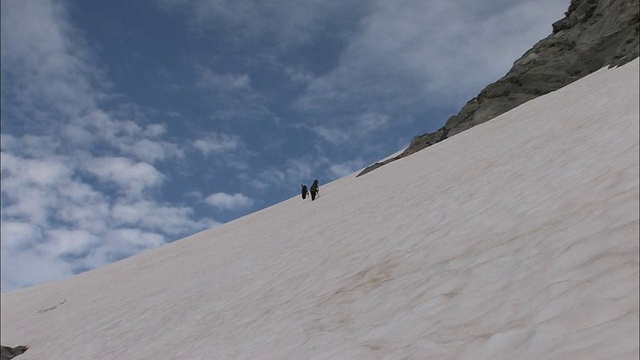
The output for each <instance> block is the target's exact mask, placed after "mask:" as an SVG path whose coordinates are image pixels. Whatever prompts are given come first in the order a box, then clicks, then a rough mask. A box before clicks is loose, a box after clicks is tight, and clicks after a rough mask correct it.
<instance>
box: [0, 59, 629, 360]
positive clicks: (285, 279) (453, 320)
mask: <svg viewBox="0 0 640 360" xmlns="http://www.w3.org/2000/svg"><path fill="white" fill-rule="evenodd" d="M638 64H639V62H638V59H636V60H634V61H633V62H631V63H629V64H627V65H625V66H623V67H620V68H613V69H606V68H605V69H602V70H600V71H598V72H596V73H594V74H592V75H590V76H588V77H586V78H583V79H581V80H579V81H577V82H575V83H573V84H571V85H569V86H566V87H564V88H562V89H560V90H558V91H555V92H553V93H550V94H548V95H546V96H542V97H539V98H537V99H535V100H532V101H530V102H528V103H526V104H524V105H522V106H520V107H518V108H516V109H514V110H512V111H510V112H508V113H506V114H504V115H502V116H500V117H498V118H496V119H494V120H492V121H490V122H487V123H485V124H482V125H479V126H476V127H474V128H473V129H471V130H468V131H465V132H463V133H461V134H458V135H456V136H454V137H452V138H450V139H447V140H445V141H443V142H441V143H438V144H436V145H434V146H432V147H430V148H428V149H425V150H423V151H420V152H418V153H416V154H414V155H412V156H409V157H407V158H404V159H402V160H399V161H395V162H393V163H390V164H388V165H385V166H383V167H381V168H379V169H377V170H375V171H373V172H371V173H369V174H367V175H364V176H362V177H358V178H356V177H355V174H353V175H350V176H347V177H344V178H342V179H339V180H337V181H335V182H332V183H330V184H325V185H323V184H320V185H321V196H320V198H319V199H317V200H316V201H313V202H312V201H311V200H310V199H308V198H307V200H305V201H303V200H302V199H301V198H300V197H299V196H295V197H293V198H291V199H288V200H286V201H284V202H282V203H279V204H277V205H274V206H272V207H270V208H267V209H264V210H262V211H259V212H256V213H253V214H251V215H248V216H245V217H243V218H240V219H238V220H235V221H233V222H230V223H227V224H224V225H221V226H218V227H216V228H214V229H211V230H208V231H205V232H202V233H199V234H196V235H193V236H191V237H188V238H185V239H183V240H180V241H176V242H174V243H171V244H168V245H165V246H162V247H160V248H157V249H154V250H150V251H147V252H145V253H142V254H140V255H137V256H134V257H130V258H128V259H125V260H122V261H119V262H117V263H114V264H111V265H109V266H105V267H103V268H100V269H96V270H93V271H89V272H86V273H83V274H80V275H77V276H75V277H72V278H69V279H65V280H60V281H56V282H52V283H47V284H43V285H39V286H35V287H32V288H27V289H22V290H18V291H15V292H11V293H8V294H2V329H1V330H2V332H1V333H2V345H5V346H17V345H29V346H30V349H29V350H28V351H27V352H26V353H25V354H23V355H20V356H19V357H18V358H17V359H19V360H29V359H92V360H93V359H109V360H113V359H638V357H639V355H640V353H639V343H638V341H639V340H638V338H639V330H638V329H639V316H638V309H639V293H638V291H639V249H638V241H639V240H638V238H639V215H638V213H639V210H638V209H639V180H638V179H639V175H638V171H639V167H640V166H639V160H638V159H639V155H638V152H639V148H638V142H639V137H640V135H639V130H638V127H639V123H640V120H639V113H640V109H639V106H638V102H639V100H638V99H639V96H640V94H639V90H638V89H639V81H638V79H639V72H638ZM293 190H295V191H296V192H297V189H292V192H293Z"/></svg>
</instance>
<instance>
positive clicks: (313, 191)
mask: <svg viewBox="0 0 640 360" xmlns="http://www.w3.org/2000/svg"><path fill="white" fill-rule="evenodd" d="M316 196H318V197H319V196H320V186H318V180H317V179H316V180H313V184H311V201H313V200H315V199H316Z"/></svg>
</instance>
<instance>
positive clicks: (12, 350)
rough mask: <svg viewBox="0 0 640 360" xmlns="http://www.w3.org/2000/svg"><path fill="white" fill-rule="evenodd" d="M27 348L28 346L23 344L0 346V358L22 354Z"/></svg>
mask: <svg viewBox="0 0 640 360" xmlns="http://www.w3.org/2000/svg"><path fill="white" fill-rule="evenodd" d="M28 349H29V347H28V346H24V345H20V346H16V347H10V346H0V360H11V359H13V358H14V357H16V356H18V355H20V354H23V353H24V352H25V351H27V350H28Z"/></svg>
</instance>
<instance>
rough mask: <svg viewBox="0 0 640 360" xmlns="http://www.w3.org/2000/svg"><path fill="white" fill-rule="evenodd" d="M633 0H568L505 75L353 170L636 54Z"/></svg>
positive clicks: (638, 24) (639, 22)
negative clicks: (432, 126)
mask: <svg viewBox="0 0 640 360" xmlns="http://www.w3.org/2000/svg"><path fill="white" fill-rule="evenodd" d="M639 2H640V0H572V1H571V4H570V5H569V9H568V10H567V11H566V12H565V17H564V18H563V19H561V20H559V21H557V22H555V23H554V24H553V25H552V28H553V32H552V34H551V35H549V36H548V37H547V38H545V39H543V40H541V41H539V42H538V43H537V44H536V45H534V46H533V48H531V49H530V50H529V51H527V52H526V53H525V54H524V55H523V56H522V57H521V58H520V59H518V60H516V61H515V63H514V64H513V67H512V68H511V70H509V72H508V73H507V74H506V75H505V76H503V77H502V78H501V79H499V80H498V81H496V82H494V83H492V84H490V85H488V86H487V87H485V88H484V89H483V90H482V91H481V92H480V94H478V96H476V97H474V98H473V99H471V100H470V101H469V102H467V104H466V105H465V106H464V107H463V108H462V110H460V112H459V113H458V114H457V115H454V116H451V117H450V118H449V119H448V120H447V122H446V124H445V125H444V126H443V127H442V128H440V129H439V130H437V131H435V132H433V133H427V134H423V135H419V136H416V137H414V138H413V140H412V141H411V144H410V145H409V147H408V148H407V149H406V150H405V151H403V152H402V153H400V154H399V155H397V156H395V157H392V158H389V159H386V160H385V161H382V162H378V163H375V164H373V165H371V166H369V167H367V168H365V169H364V170H363V171H362V172H360V174H358V176H360V175H364V174H366V173H367V172H370V171H372V170H374V169H376V168H378V167H380V166H382V165H384V164H387V163H389V162H391V161H395V160H398V159H400V158H403V157H406V156H409V155H411V154H413V153H415V152H417V151H420V150H422V149H424V148H426V147H429V146H431V145H433V144H435V143H438V142H440V141H442V140H445V139H447V138H449V137H451V136H453V135H455V134H458V133H460V132H462V131H464V130H467V129H469V128H471V127H474V126H476V125H478V124H481V123H484V122H486V121H489V120H491V119H493V118H495V117H496V116H498V115H501V114H503V113H505V112H507V111H509V110H511V109H513V108H516V107H517V106H519V105H521V104H523V103H525V102H527V101H529V100H531V99H534V98H536V97H538V96H540V95H544V94H547V93H549V92H551V91H555V90H557V89H560V88H561V87H563V86H565V85H567V84H570V83H572V82H574V81H576V80H578V79H580V78H582V77H584V76H586V75H589V74H591V73H593V72H594V71H596V70H598V69H601V68H602V67H604V66H620V65H623V64H626V63H628V62H629V61H631V60H633V59H635V58H637V57H638V55H639V50H638V49H639V48H638V46H639V45H638V44H639V41H638V39H639V29H640V16H639V12H638V11H639Z"/></svg>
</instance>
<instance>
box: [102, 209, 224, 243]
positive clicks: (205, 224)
mask: <svg viewBox="0 0 640 360" xmlns="http://www.w3.org/2000/svg"><path fill="white" fill-rule="evenodd" d="M193 212H194V211H193V209H192V208H190V207H186V206H182V207H179V206H167V205H159V204H157V203H155V202H153V201H138V202H133V203H117V204H115V205H114V206H113V208H112V213H111V215H112V217H113V219H114V222H115V224H116V225H117V226H129V227H131V226H137V227H142V228H144V229H151V230H155V231H158V230H159V231H162V232H163V233H166V234H171V235H180V234H185V233H188V232H190V231H193V229H201V230H204V229H208V228H212V227H214V226H216V225H218V223H217V222H214V221H211V220H207V219H203V220H201V221H198V222H194V221H193V220H190V218H191V217H192V216H193Z"/></svg>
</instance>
